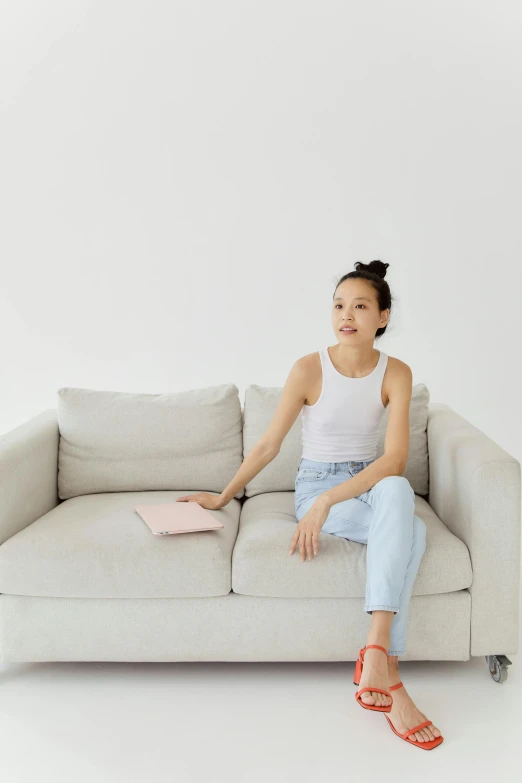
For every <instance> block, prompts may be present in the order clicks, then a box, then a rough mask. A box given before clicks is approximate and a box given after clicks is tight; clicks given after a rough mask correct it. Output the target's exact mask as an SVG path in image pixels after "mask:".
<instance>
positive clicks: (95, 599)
mask: <svg viewBox="0 0 522 783" xmlns="http://www.w3.org/2000/svg"><path fill="white" fill-rule="evenodd" d="M281 392H282V388H279V387H265V386H259V385H255V384H254V385H251V386H249V387H248V388H247V389H246V392H245V399H244V404H241V401H240V398H239V393H238V388H237V386H235V385H234V384H222V385H217V386H210V387H205V388H201V389H192V390H188V391H182V392H175V393H166V394H141V393H128V392H112V391H100V390H92V389H81V388H73V387H64V388H61V389H59V390H58V393H57V406H56V408H52V409H49V410H44V411H43V412H41V413H40V414H38V415H36V416H35V417H34V418H31V419H30V420H28V421H26V422H25V423H23V424H21V425H20V426H18V427H16V428H15V429H13V430H11V431H10V432H8V433H6V434H5V435H3V436H2V437H1V439H0V662H2V663H4V664H5V663H11V662H30V661H35V662H36V661H40V662H41V661H354V660H355V659H356V658H357V656H358V652H359V649H360V647H362V646H363V645H364V644H365V641H366V635H367V632H368V629H369V626H370V622H371V617H370V616H369V615H368V614H366V613H365V612H364V611H363V606H364V594H365V582H366V568H365V552H366V547H365V545H363V544H359V543H356V542H352V541H348V540H346V539H343V538H341V537H338V536H334V535H330V534H328V533H321V534H320V549H319V555H318V556H317V557H314V558H313V559H312V560H311V561H307V560H305V561H304V562H302V561H301V560H300V559H299V556H298V554H297V555H296V554H295V553H294V556H290V555H289V553H288V550H289V544H290V541H291V539H292V537H293V534H294V532H295V525H296V523H297V520H296V516H295V506H294V498H295V477H296V472H297V468H298V465H299V461H300V458H301V446H302V443H301V414H299V417H298V418H297V420H296V421H295V423H294V425H293V426H292V428H291V429H290V431H289V432H288V435H287V437H286V438H285V440H284V442H283V444H282V446H281V448H280V450H279V452H278V453H277V455H276V457H275V458H274V459H273V460H272V461H271V462H270V463H269V464H268V465H266V466H265V467H264V468H263V469H262V470H261V471H260V472H259V473H258V474H257V475H256V476H255V477H254V478H253V479H252V480H251V481H250V482H249V483H248V484H247V485H246V487H244V488H243V489H242V490H241V491H240V492H238V493H237V494H236V496H235V497H234V498H232V500H231V501H230V502H229V503H228V504H227V505H226V506H224V507H223V508H221V509H219V510H216V511H209V513H211V514H213V515H214V516H215V517H216V518H217V519H219V520H220V521H222V522H223V524H224V527H223V528H222V529H219V530H211V531H200V532H192V533H184V534H180V535H172V536H154V535H153V534H152V533H151V531H150V530H149V528H148V527H147V526H146V525H145V523H144V522H143V520H142V519H141V518H140V517H139V515H138V514H137V512H135V511H134V510H133V508H134V506H135V505H136V504H138V503H152V502H154V503H156V502H158V503H166V502H173V501H174V500H175V499H176V498H177V497H180V496H181V495H187V494H190V492H199V491H205V492H210V493H216V494H219V493H221V491H222V490H223V489H224V487H225V486H226V485H227V484H228V483H229V482H230V480H231V479H232V478H233V476H234V475H235V473H236V471H237V469H238V468H239V466H240V465H241V462H242V460H243V459H244V457H245V456H246V455H247V454H248V452H249V450H250V449H251V448H252V447H253V445H254V444H255V443H256V442H257V441H258V439H259V438H260V437H261V436H262V435H263V433H264V432H265V430H266V428H267V427H268V424H269V422H270V420H271V418H272V416H273V414H274V412H275V410H276V408H277V405H278V402H279V398H280V396H281ZM387 420H388V412H387V409H386V410H385V412H384V414H383V419H382V426H381V432H380V439H379V446H378V453H377V457H379V456H380V455H381V454H382V453H383V449H384V434H385V430H386V424H387ZM403 475H404V476H406V478H408V480H409V481H410V484H411V486H412V488H413V489H414V492H415V514H416V515H417V516H419V517H420V518H421V519H423V520H424V522H425V523H426V529H427V530H426V532H427V546H426V552H425V554H424V557H423V560H422V562H421V565H420V569H419V572H418V575H417V579H416V582H415V586H414V590H413V596H412V600H411V605H410V613H409V618H408V637H407V652H406V654H405V655H404V656H401V659H400V660H454V661H466V660H469V659H470V658H471V657H474V656H484V657H485V659H486V661H487V663H488V665H489V669H490V672H491V675H492V677H493V679H495V680H496V681H497V682H502V681H503V680H505V678H506V676H507V666H508V665H509V663H510V660H509V658H508V657H507V656H508V655H510V654H515V653H516V652H517V646H518V623H519V591H520V521H521V519H520V501H521V497H520V495H521V471H520V463H519V462H518V461H517V460H516V459H514V458H513V457H512V456H511V455H510V454H508V453H507V452H506V451H504V449H502V448H501V447H500V446H498V445H497V444H496V443H495V442H494V441H493V440H491V439H490V438H489V437H487V436H486V435H485V434H484V433H483V432H481V431H480V430H479V429H477V428H476V427H474V426H473V424H471V423H470V422H469V421H467V420H466V419H464V418H463V417H462V416H460V415H459V414H458V413H457V412H456V411H454V410H452V408H450V407H449V406H448V405H446V404H443V403H433V402H431V401H430V396H429V391H428V389H427V387H426V386H425V385H424V384H422V383H418V384H415V385H414V386H413V390H412V398H411V405H410V448H409V456H408V462H407V465H406V468H405V470H404V472H403Z"/></svg>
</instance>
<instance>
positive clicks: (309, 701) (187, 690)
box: [0, 645, 522, 783]
mask: <svg viewBox="0 0 522 783" xmlns="http://www.w3.org/2000/svg"><path fill="white" fill-rule="evenodd" d="M521 649H522V645H521ZM497 652H504V653H506V654H508V655H509V652H508V651H507V650H498V651H497ZM510 658H511V660H512V661H513V664H512V665H511V666H509V667H508V670H509V674H508V678H507V680H506V681H505V682H504V683H501V684H498V683H496V682H494V681H493V679H492V678H491V676H490V674H489V671H488V667H487V664H486V661H485V659H484V658H473V659H471V660H470V661H467V662H463V663H462V662H459V663H453V662H418V661H412V662H405V663H403V664H401V665H400V670H401V676H402V679H403V681H404V683H405V685H406V686H407V688H408V690H409V692H410V694H411V696H412V698H413V699H414V700H415V701H416V702H417V705H418V706H419V708H420V709H421V710H422V711H423V712H424V713H425V714H426V715H427V716H428V717H429V718H430V719H431V720H433V722H434V723H435V724H436V725H437V726H438V727H439V728H440V729H441V731H442V733H443V736H444V738H445V740H444V742H443V743H442V745H441V746H440V747H438V748H435V749H434V750H432V751H425V750H420V749H418V748H415V747H412V746H411V745H409V744H407V743H406V742H404V741H403V740H401V739H399V738H398V737H396V736H395V734H393V732H392V731H391V729H390V728H389V727H388V723H387V721H386V718H385V717H384V715H379V714H378V713H373V712H369V711H366V710H363V709H362V708H361V707H359V705H358V704H357V703H356V701H355V698H354V692H355V690H356V688H355V686H354V685H353V682H352V679H353V671H354V663H352V662H350V663H316V664H311V663H259V664H251V663H238V664H236V663H233V664H227V663H150V664H149V663H144V664H136V663H95V662H93V663H24V664H9V665H4V666H1V667H0V780H1V781H3V783H29V781H31V782H32V781H38V783H47V781H49V782H51V781H52V783H62V781H64V783H65V781H67V783H83V782H84V781H93V782H94V781H96V783H105V781H110V782H111V783H119V782H120V781H121V782H122V783H134V782H135V781H147V783H149V781H150V783H159V782H160V781H172V780H174V779H175V780H176V781H177V782H178V781H179V783H186V782H187V781H190V782H192V781H197V782H198V783H199V781H205V782H206V781H208V782H209V783H220V782H221V781H223V783H225V782H226V783H236V781H237V783H257V781H263V782H264V783H265V782H268V781H270V783H272V781H285V783H286V782H288V781H294V780H295V781H299V782H300V783H304V782H305V781H306V782H308V781H318V780H319V779H320V778H321V779H323V780H325V781H329V782H330V781H331V782H332V783H334V781H343V783H344V782H345V781H352V780H357V779H361V780H363V779H364V780H365V781H377V780H382V781H384V782H385V783H390V781H400V782H401V783H410V781H415V782H416V781H419V783H429V782H430V781H441V780H442V781H445V783H451V781H454V780H455V781H456V780H459V781H466V780H470V781H471V780H473V781H474V783H475V781H486V780H488V779H490V780H499V781H502V783H510V781H516V780H520V779H521V775H522V773H521V769H522V718H521V706H520V705H521V702H522V674H521V668H522V656H521V655H520V653H519V654H518V655H517V656H515V655H512V656H510ZM362 776H364V778H363V777H362Z"/></svg>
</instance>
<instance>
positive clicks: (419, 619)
mask: <svg viewBox="0 0 522 783" xmlns="http://www.w3.org/2000/svg"><path fill="white" fill-rule="evenodd" d="M163 543H165V542H163ZM305 567H306V566H305V565H303V568H305ZM363 603H364V600H363V599H362V598H280V599H276V598H255V597H254V598H252V597H250V596H246V595H237V594H236V593H230V594H229V595H226V596H217V597H215V598H163V599H162V600H159V599H157V598H112V599H107V598H80V599H78V598H35V597H32V596H23V595H0V663H2V664H5V663H9V662H18V661H189V662H195V661H231V662H232V661H245V662H256V663H257V662H258V661H354V660H355V659H356V658H357V655H358V653H359V648H360V647H361V640H364V639H365V638H366V636H367V633H368V629H369V626H370V615H368V614H365V613H364V612H363ZM470 608H471V607H470V595H469V592H468V591H467V590H459V591H458V592H455V593H444V594H442V595H427V596H413V598H412V599H411V604H410V613H409V622H408V628H409V630H408V649H407V650H406V654H405V655H404V656H401V659H400V660H401V661H402V660H405V661H410V660H420V661H423V660H432V661H443V660H449V661H466V660H468V658H469V615H470ZM484 667H485V670H486V673H485V675H484V676H485V677H487V667H486V664H485V663H484ZM350 673H351V672H350ZM265 676H266V675H265ZM346 687H347V690H346V694H347V698H350V699H353V696H352V695H351V693H352V689H353V685H351V681H349V682H348V683H347V686H346ZM354 690H355V689H354Z"/></svg>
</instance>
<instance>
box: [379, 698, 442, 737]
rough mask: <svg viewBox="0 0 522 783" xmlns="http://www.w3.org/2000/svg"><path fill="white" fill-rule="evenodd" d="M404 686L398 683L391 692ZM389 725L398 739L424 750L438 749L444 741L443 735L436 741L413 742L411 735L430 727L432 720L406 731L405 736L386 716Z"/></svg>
mask: <svg viewBox="0 0 522 783" xmlns="http://www.w3.org/2000/svg"><path fill="white" fill-rule="evenodd" d="M401 686H402V682H398V683H397V685H392V686H391V688H390V690H391V691H393V690H395V688H400V687H401ZM384 717H385V718H386V720H387V721H388V723H389V724H390V727H391V730H392V731H393V733H394V734H396V735H397V736H398V737H400V738H401V739H403V740H406V742H409V743H410V745H416V746H417V747H418V748H422V749H423V750H432V748H436V747H437V745H440V743H441V742H442V741H443V740H444V737H443V736H442V734H441V735H440V737H435V739H434V740H428V742H418V740H411V739H410V734H415V732H416V731H419V729H425V728H426V726H429V725H430V723H431V720H425V721H424V723H419V725H418V726H415V727H414V728H413V729H409V730H408V731H405V732H404V734H399V732H398V731H397V730H396V729H395V728H394V726H393V723H392V722H391V720H390V719H389V718H388V716H387V715H385V716H384Z"/></svg>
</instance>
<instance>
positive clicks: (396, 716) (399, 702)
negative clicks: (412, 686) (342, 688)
mask: <svg viewBox="0 0 522 783" xmlns="http://www.w3.org/2000/svg"><path fill="white" fill-rule="evenodd" d="M367 654H368V653H366V654H365V656H364V660H365V661H366V655H367ZM382 657H383V658H384V655H382ZM388 681H389V685H390V687H391V686H392V685H397V684H398V683H399V682H400V681H401V678H400V676H399V671H398V669H396V670H395V669H392V670H389V671H388ZM391 694H392V696H393V704H392V708H391V712H388V713H386V715H387V717H388V718H389V719H390V720H391V722H392V724H393V728H394V729H395V731H398V732H399V734H404V732H405V731H408V730H409V729H412V728H413V727H414V726H418V725H419V723H424V721H425V720H428V718H427V717H426V715H423V713H422V712H420V710H418V709H417V707H416V706H415V704H414V703H413V701H412V700H411V698H410V696H409V695H408V693H407V691H406V688H405V687H404V685H403V686H402V687H401V688H396V689H395V690H393V691H391ZM364 695H365V694H363V696H364ZM361 698H362V697H361ZM440 735H441V732H440V731H439V729H438V728H437V727H436V726H434V725H433V723H430V725H429V726H426V727H425V728H423V729H421V730H420V731H416V732H415V734H410V735H409V737H408V739H410V740H412V741H413V742H429V741H430V740H433V739H436V738H437V737H440Z"/></svg>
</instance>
